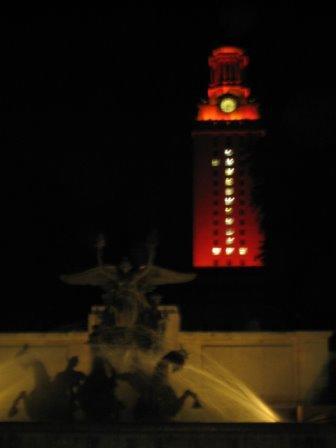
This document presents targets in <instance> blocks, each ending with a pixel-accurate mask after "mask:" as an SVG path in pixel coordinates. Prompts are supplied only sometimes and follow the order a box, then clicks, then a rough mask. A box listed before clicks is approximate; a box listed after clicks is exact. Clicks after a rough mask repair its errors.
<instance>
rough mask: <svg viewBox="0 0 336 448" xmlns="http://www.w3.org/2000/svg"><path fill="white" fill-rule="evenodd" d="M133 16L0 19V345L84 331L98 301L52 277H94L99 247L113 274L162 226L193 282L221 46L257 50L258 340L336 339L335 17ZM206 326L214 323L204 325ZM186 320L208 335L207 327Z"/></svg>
mask: <svg viewBox="0 0 336 448" xmlns="http://www.w3.org/2000/svg"><path fill="white" fill-rule="evenodd" d="M123 5H124V6H123V7H110V8H109V9H105V10H99V9H98V8H97V9H94V8H85V7H81V8H78V9H73V10H71V11H67V12H61V11H59V10H54V11H50V10H49V11H38V12H37V11H36V12H35V13H34V12H32V11H29V12H28V11H21V13H20V15H19V14H13V13H11V14H9V13H8V14H5V13H4V14H3V15H2V17H1V19H0V29H1V38H0V45H1V55H2V56H1V60H2V62H1V66H2V69H1V72H2V74H1V78H2V81H1V95H0V101H1V111H2V119H1V123H0V132H1V153H2V158H1V159H2V175H1V191H2V195H1V196H2V200H1V210H2V224H3V230H2V234H1V236H2V239H3V243H2V247H3V264H4V267H3V284H2V291H3V294H2V312H3V315H2V317H1V318H0V330H8V329H10V330H13V329H21V330H25V329H31V330H32V329H56V328H70V325H71V324H72V323H74V322H75V323H79V322H83V321H84V320H85V317H86V314H87V312H88V310H89V307H90V305H91V304H94V303H97V302H98V301H99V291H95V290H92V291H91V290H90V291H88V290H85V288H84V289H81V288H78V289H77V288H71V287H69V286H65V285H62V284H61V283H60V282H59V280H58V277H59V275H60V274H61V273H70V272H74V271H77V270H79V269H82V268H87V267H89V266H91V265H92V264H93V263H94V262H95V253H94V249H93V244H94V239H95V237H96V235H97V234H98V233H99V232H101V231H103V232H105V233H106V235H107V238H108V243H109V248H108V250H107V254H106V257H107V258H110V260H111V261H112V262H117V261H118V260H119V259H120V257H121V256H122V255H123V254H133V255H134V254H136V253H137V248H138V247H139V244H140V243H141V241H143V240H144V239H145V237H146V235H147V234H148V232H149V231H150V230H151V229H154V228H156V229H158V232H159V235H160V247H159V253H158V262H159V263H160V264H161V265H164V266H168V267H171V268H175V269H181V270H190V269H191V227H192V221H191V211H192V204H191V198H192V190H191V182H192V142H191V136H190V134H191V130H192V125H193V120H194V118H195V114H196V105H197V103H198V101H199V100H200V98H202V97H204V96H205V94H206V88H207V83H208V67H207V57H208V55H209V53H210V51H211V49H212V48H214V47H216V46H217V45H222V44H224V45H225V44H233V45H238V46H239V45H241V46H243V47H244V48H245V49H246V51H247V52H248V54H249V56H250V59H251V63H250V67H249V69H248V73H247V79H248V83H249V85H250V86H251V87H252V89H253V93H254V96H255V97H256V98H257V99H258V101H259V102H260V103H261V106H262V112H263V117H264V120H265V126H266V128H267V131H268V133H267V137H266V138H265V141H264V142H263V143H262V144H261V145H260V147H259V150H258V153H257V154H256V156H255V168H256V170H257V172H258V179H259V182H262V188H261V195H260V203H261V205H262V208H263V210H264V214H265V217H266V219H265V226H266V230H267V235H268V245H267V248H268V252H267V257H268V268H267V270H266V274H265V275H266V276H267V278H268V281H267V285H268V286H267V288H268V289H267V294H266V295H265V297H264V299H263V301H262V303H258V304H253V303H250V304H249V306H250V308H251V309H253V308H255V309H257V310H258V312H256V313H255V314H256V315H258V313H259V314H261V315H262V320H263V326H264V328H274V329H286V328H298V329H304V328H313V329H324V328H333V326H334V325H335V321H334V318H333V315H332V302H333V301H334V295H335V293H334V259H335V255H334V252H335V249H336V248H335V230H334V229H335V218H334V205H335V186H334V179H335V174H336V173H335V160H336V158H335V153H334V151H335V143H336V142H335V133H334V129H335V124H336V123H335V112H334V111H335V106H334V104H335V99H336V87H335V78H336V77H335V68H334V66H333V65H334V60H333V58H334V52H335V48H334V28H335V16H334V15H333V13H332V12H331V8H329V9H322V7H321V6H320V7H319V8H318V7H317V6H316V5H315V7H314V8H313V7H311V8H310V9H309V8H308V7H306V8H305V10H300V9H295V8H293V7H289V6H288V7H287V6H285V5H283V4H282V5H281V6H280V4H279V5H278V6H275V7H274V6H272V7H270V6H269V7H267V8H265V7H261V6H257V4H255V5H254V6H253V7H252V6H249V4H248V3H243V2H220V1H217V2H216V1H213V2H207V3H206V4H204V6H190V7H189V9H186V10H181V9H180V8H179V7H177V6H173V5H171V4H168V3H167V4H165V5H164V4H162V5H161V4H158V5H156V6H144V5H141V6H140V5H138V6H136V7H135V6H134V5H132V3H130V2H129V3H127V2H125V3H124V4H123ZM307 8H308V9H307ZM183 291H184V292H185V294H186V296H185V298H182V295H183V293H184V292H183ZM176 294H177V296H178V298H177V299H176V300H175V301H176V302H177V303H179V304H180V305H181V306H182V308H183V312H184V313H187V314H189V316H190V315H192V314H193V313H194V314H195V311H192V310H193V309H196V310H198V311H200V310H204V309H205V308H208V309H212V310H213V312H214V313H215V310H218V309H219V310H220V311H221V312H222V313H224V314H226V315H227V314H228V313H229V311H228V310H229V309H230V305H229V303H228V302H227V301H225V296H224V298H223V300H221V301H220V303H219V302H218V301H217V302H216V300H214V302H213V303H212V304H211V306H210V305H209V306H208V301H209V300H210V299H208V298H204V297H200V296H197V295H195V294H194V292H192V291H191V289H190V288H189V289H188V287H185V288H184V289H183V288H182V289H181V290H177V292H176ZM168 296H169V293H168ZM171 296H172V293H171V292H170V297H171ZM170 301H174V300H172V299H170ZM245 301H247V302H248V301H249V299H248V298H246V300H245ZM242 306H243V305H242ZM265 310H268V311H267V312H266V311H265ZM275 314H276V315H277V316H278V318H277V319H274V315H275ZM257 317H258V316H257ZM259 317H260V316H259ZM212 318H213V316H212V315H211V313H210V312H209V313H208V319H209V322H207V324H206V325H205V327H211V319H212ZM232 319H235V317H234V316H232ZM187 322H189V324H190V326H191V327H193V326H194V327H195V326H196V327H197V326H199V320H198V319H197V317H196V316H195V319H194V320H193V319H190V318H189V321H188V319H187ZM272 325H273V326H272Z"/></svg>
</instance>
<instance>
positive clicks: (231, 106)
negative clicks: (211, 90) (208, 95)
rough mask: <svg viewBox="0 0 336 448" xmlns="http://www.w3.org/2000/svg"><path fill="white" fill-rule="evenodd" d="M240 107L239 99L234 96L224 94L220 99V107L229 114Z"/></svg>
mask: <svg viewBox="0 0 336 448" xmlns="http://www.w3.org/2000/svg"><path fill="white" fill-rule="evenodd" d="M237 107H238V101H237V100H236V98H234V97H233V96H223V97H222V98H221V99H220V101H219V108H220V110H221V111H222V112H224V113H226V114H229V113H230V112H233V111H235V110H236V109H237Z"/></svg>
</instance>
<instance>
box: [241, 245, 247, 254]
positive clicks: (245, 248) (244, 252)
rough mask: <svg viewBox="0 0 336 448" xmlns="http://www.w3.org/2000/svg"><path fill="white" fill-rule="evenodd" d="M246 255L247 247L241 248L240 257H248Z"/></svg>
mask: <svg viewBox="0 0 336 448" xmlns="http://www.w3.org/2000/svg"><path fill="white" fill-rule="evenodd" d="M246 254H247V247H240V248H239V255H246Z"/></svg>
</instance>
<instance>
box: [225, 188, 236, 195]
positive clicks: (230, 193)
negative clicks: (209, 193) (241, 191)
mask: <svg viewBox="0 0 336 448" xmlns="http://www.w3.org/2000/svg"><path fill="white" fill-rule="evenodd" d="M233 193H234V189H233V188H225V196H232V195H233Z"/></svg>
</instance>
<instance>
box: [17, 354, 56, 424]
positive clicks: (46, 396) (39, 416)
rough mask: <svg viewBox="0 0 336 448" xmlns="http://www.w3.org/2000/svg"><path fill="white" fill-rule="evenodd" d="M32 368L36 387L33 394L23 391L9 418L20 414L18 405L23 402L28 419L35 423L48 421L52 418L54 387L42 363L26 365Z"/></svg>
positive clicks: (35, 361)
mask: <svg viewBox="0 0 336 448" xmlns="http://www.w3.org/2000/svg"><path fill="white" fill-rule="evenodd" d="M24 367H26V368H28V367H31V368H32V369H33V373H34V381H35V387H34V388H33V390H32V391H31V392H26V391H22V392H20V394H19V395H18V397H17V398H16V399H15V400H14V402H13V404H12V406H11V408H10V410H9V413H8V416H9V417H14V415H16V414H17V412H18V405H19V403H20V401H23V403H24V407H25V410H26V412H27V415H28V417H29V418H30V419H31V420H33V421H47V420H50V419H51V418H52V416H53V415H52V414H53V412H52V411H53V409H52V404H53V402H52V399H51V398H52V386H51V381H50V377H49V374H48V372H47V370H46V368H45V366H44V364H43V363H42V362H41V361H38V360H33V361H30V362H29V363H26V364H24Z"/></svg>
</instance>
